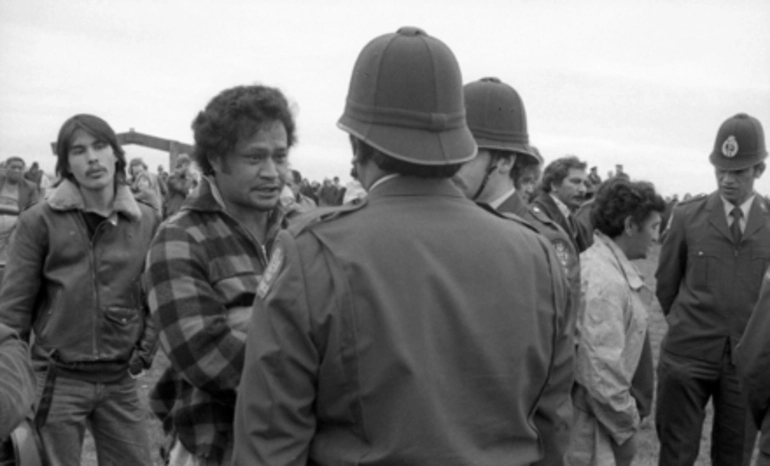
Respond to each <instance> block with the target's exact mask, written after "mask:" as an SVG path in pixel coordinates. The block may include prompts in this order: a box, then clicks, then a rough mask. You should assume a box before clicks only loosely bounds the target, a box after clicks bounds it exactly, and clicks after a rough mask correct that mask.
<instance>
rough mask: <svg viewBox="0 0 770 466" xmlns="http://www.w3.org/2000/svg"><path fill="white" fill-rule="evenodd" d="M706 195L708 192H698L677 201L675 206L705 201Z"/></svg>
mask: <svg viewBox="0 0 770 466" xmlns="http://www.w3.org/2000/svg"><path fill="white" fill-rule="evenodd" d="M707 197H708V194H698V195H697V196H693V197H691V198H690V199H687V200H686V201H679V203H678V204H677V207H679V206H685V205H690V204H694V203H696V202H699V201H705V200H706V198H707Z"/></svg>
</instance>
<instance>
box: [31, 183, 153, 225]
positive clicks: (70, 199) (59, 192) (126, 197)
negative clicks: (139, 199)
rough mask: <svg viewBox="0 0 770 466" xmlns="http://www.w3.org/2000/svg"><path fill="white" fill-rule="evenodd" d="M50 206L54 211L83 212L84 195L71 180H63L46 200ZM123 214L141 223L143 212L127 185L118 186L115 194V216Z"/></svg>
mask: <svg viewBox="0 0 770 466" xmlns="http://www.w3.org/2000/svg"><path fill="white" fill-rule="evenodd" d="M46 202H48V205H50V206H51V208H52V209H53V210H60V211H66V210H81V211H82V210H83V209H85V204H84V203H83V195H82V194H80V189H79V188H78V187H77V185H76V184H75V183H73V182H72V181H70V180H67V179H65V180H63V181H62V182H61V184H59V186H57V187H56V188H54V190H53V191H52V192H51V194H50V195H49V196H48V198H47V199H46ZM117 213H121V214H123V215H125V216H126V217H127V218H128V219H129V220H131V221H139V220H141V218H142V211H141V210H140V209H139V204H137V203H136V200H135V199H134V195H133V194H132V193H131V189H130V188H129V187H128V186H126V185H123V184H121V185H118V190H117V192H116V193H115V202H114V210H113V215H112V216H115V214H117Z"/></svg>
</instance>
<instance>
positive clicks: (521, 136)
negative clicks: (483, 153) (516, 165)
mask: <svg viewBox="0 0 770 466" xmlns="http://www.w3.org/2000/svg"><path fill="white" fill-rule="evenodd" d="M463 91H464V92H465V110H466V112H467V119H468V127H469V128H470V129H471V133H473V137H474V138H475V139H476V144H477V145H478V146H479V149H497V150H501V151H506V152H515V153H517V154H523V155H525V156H528V157H529V158H530V159H531V163H533V164H538V163H541V162H542V158H541V157H540V156H539V154H537V152H535V148H534V147H532V146H530V145H529V134H528V133H527V112H526V111H525V110H524V102H522V101H521V97H519V93H518V92H516V90H515V89H514V88H512V87H511V86H509V85H508V84H506V83H504V82H502V81H500V79H498V78H482V79H480V80H479V81H474V82H472V83H468V84H466V85H465V87H464V88H463ZM536 154H537V155H536Z"/></svg>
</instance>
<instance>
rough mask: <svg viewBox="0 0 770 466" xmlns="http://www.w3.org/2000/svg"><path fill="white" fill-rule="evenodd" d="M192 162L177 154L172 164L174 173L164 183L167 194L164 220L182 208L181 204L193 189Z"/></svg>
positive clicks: (187, 156)
mask: <svg viewBox="0 0 770 466" xmlns="http://www.w3.org/2000/svg"><path fill="white" fill-rule="evenodd" d="M190 165H192V160H190V156H189V155H187V154H179V156H178V157H177V158H176V162H175V164H174V171H173V173H171V175H169V177H168V181H167V182H166V188H167V189H168V194H167V196H166V204H165V205H164V206H163V212H164V214H165V218H169V217H171V216H172V215H174V214H175V213H177V211H179V208H180V207H182V203H184V200H185V199H187V196H188V195H189V194H190V193H191V192H192V190H193V188H194V187H195V176H194V175H193V173H192V170H191V169H190Z"/></svg>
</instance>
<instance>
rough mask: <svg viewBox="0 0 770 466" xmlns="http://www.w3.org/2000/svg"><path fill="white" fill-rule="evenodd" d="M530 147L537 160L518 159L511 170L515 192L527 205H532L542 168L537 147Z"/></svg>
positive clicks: (541, 158) (541, 159) (541, 160)
mask: <svg viewBox="0 0 770 466" xmlns="http://www.w3.org/2000/svg"><path fill="white" fill-rule="evenodd" d="M531 147H532V153H533V154H534V155H535V157H536V159H537V160H534V159H532V158H529V157H518V158H517V159H516V161H515V162H514V163H513V167H512V168H511V178H512V179H513V186H514V187H515V188H516V192H517V193H519V196H521V200H522V201H524V202H525V203H526V204H527V205H529V204H531V203H532V200H533V199H534V198H535V193H536V192H537V185H538V183H539V182H540V176H541V167H542V166H543V156H541V155H540V151H539V150H537V147H535V146H531Z"/></svg>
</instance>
